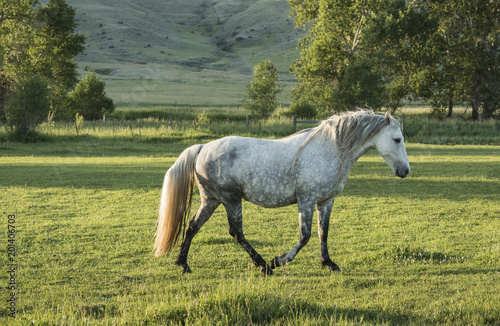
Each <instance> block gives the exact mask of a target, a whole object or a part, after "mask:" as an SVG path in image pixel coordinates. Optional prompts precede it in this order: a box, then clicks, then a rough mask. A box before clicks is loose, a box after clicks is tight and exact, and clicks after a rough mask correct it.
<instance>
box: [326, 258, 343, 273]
mask: <svg viewBox="0 0 500 326" xmlns="http://www.w3.org/2000/svg"><path fill="white" fill-rule="evenodd" d="M325 266H328V269H329V270H330V272H340V266H339V265H337V264H335V263H334V262H333V261H331V260H330V261H328V262H323V267H325Z"/></svg>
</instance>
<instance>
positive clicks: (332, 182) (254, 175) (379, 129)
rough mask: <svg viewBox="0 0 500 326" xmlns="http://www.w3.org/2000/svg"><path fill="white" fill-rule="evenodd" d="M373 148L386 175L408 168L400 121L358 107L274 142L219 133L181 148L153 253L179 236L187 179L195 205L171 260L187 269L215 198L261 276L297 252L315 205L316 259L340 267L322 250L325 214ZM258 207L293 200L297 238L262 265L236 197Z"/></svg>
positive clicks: (165, 250)
mask: <svg viewBox="0 0 500 326" xmlns="http://www.w3.org/2000/svg"><path fill="white" fill-rule="evenodd" d="M373 148H374V149H376V150H377V152H378V153H379V154H380V155H381V156H382V157H383V158H384V160H385V161H386V162H387V164H388V165H389V166H390V167H391V168H392V169H393V171H394V175H396V176H398V177H401V178H404V177H406V176H407V175H408V173H409V172H410V165H409V163H408V156H407V154H406V149H405V145H404V142H403V134H402V132H401V128H400V124H399V123H398V122H397V121H396V120H395V119H394V118H392V117H391V116H390V115H389V114H388V113H386V114H385V116H384V115H378V114H374V113H373V112H372V111H367V110H360V111H355V112H350V113H345V114H340V115H334V116H332V117H330V118H329V119H327V120H324V121H323V122H322V123H321V124H319V126H317V127H316V128H312V129H307V130H303V131H300V132H298V133H296V134H293V135H291V136H289V137H286V138H283V139H279V140H267V139H255V138H244V137H225V138H221V139H218V140H215V141H213V142H210V143H208V144H205V145H194V146H191V147H189V148H187V149H186V150H184V152H182V154H181V155H180V156H179V158H178V159H177V161H176V162H175V164H174V165H173V166H172V167H171V168H170V169H169V170H168V171H167V173H166V175H165V180H164V183H163V190H162V195H161V203H160V211H159V218H158V225H157V231H156V241H155V245H154V247H155V249H154V250H155V256H157V257H159V256H162V255H164V254H165V253H168V252H169V251H170V250H171V249H172V248H173V247H174V246H175V245H176V243H177V241H178V239H179V237H180V235H181V234H182V233H184V229H185V224H186V220H187V217H188V215H189V210H190V206H191V198H192V194H193V187H194V181H195V180H196V184H197V185H198V189H199V191H200V196H201V206H200V208H199V209H198V212H197V213H196V215H195V216H194V218H193V219H192V220H191V221H190V222H189V224H188V225H187V230H186V231H185V235H184V240H183V241H182V245H181V250H180V253H179V256H178V257H177V260H176V264H177V265H179V266H181V267H182V270H183V273H185V272H188V273H190V272H191V269H190V268H189V266H188V264H187V255H188V251H189V247H190V245H191V241H192V239H193V237H194V236H195V235H196V233H197V232H198V231H199V229H200V228H201V227H202V226H203V224H204V223H205V222H206V221H207V220H208V219H209V218H210V216H211V215H212V214H213V212H214V211H215V209H216V208H217V207H218V206H219V205H220V204H221V203H222V205H224V207H225V209H226V211H227V217H228V221H229V234H230V235H231V236H233V237H234V238H235V239H236V241H237V242H238V243H239V244H240V245H241V246H242V247H243V248H244V249H245V250H246V251H247V252H248V254H249V255H250V257H251V258H252V260H253V262H254V264H255V265H256V266H260V267H261V271H262V273H263V274H265V275H270V274H273V269H274V268H275V267H278V266H281V265H283V264H285V263H287V262H289V261H291V260H293V259H294V257H295V256H296V255H297V253H298V252H299V251H300V249H301V248H302V247H304V246H305V245H306V244H307V242H308V241H309V238H310V237H311V225H312V217H313V213H314V209H315V207H316V206H317V210H318V234H319V237H320V240H321V262H322V264H323V266H328V268H329V269H330V270H332V271H335V270H340V268H339V266H338V265H337V264H335V263H334V262H333V261H332V260H331V259H330V257H329V255H328V247H327V238H328V225H329V221H330V213H331V210H332V206H333V201H334V199H335V197H337V196H338V195H340V193H341V192H342V190H343V189H344V186H345V185H346V183H347V178H348V176H349V170H350V169H351V166H352V165H353V164H354V162H356V161H357V160H358V159H359V158H360V157H361V155H363V154H364V153H366V152H367V151H368V150H369V149H373ZM242 198H243V199H245V200H247V201H249V202H251V203H254V204H256V205H259V206H262V207H282V206H287V205H291V204H295V203H297V204H298V211H299V226H300V239H299V242H298V243H297V245H295V247H293V248H292V249H291V250H290V251H289V252H287V253H285V254H283V255H281V256H277V257H275V258H274V259H272V260H271V262H270V263H269V264H266V262H265V261H264V259H262V257H261V256H260V255H259V254H258V253H257V252H256V251H255V249H254V248H253V247H252V246H251V245H250V244H249V243H248V241H247V240H246V239H245V236H244V235H243V228H242V205H241V199H242Z"/></svg>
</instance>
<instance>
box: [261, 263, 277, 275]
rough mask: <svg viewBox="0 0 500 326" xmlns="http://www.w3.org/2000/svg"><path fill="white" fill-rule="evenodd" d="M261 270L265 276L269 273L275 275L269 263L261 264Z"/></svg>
mask: <svg viewBox="0 0 500 326" xmlns="http://www.w3.org/2000/svg"><path fill="white" fill-rule="evenodd" d="M260 272H261V273H262V275H264V276H268V275H273V274H274V271H273V269H272V267H271V266H269V265H267V264H266V266H261V267H260Z"/></svg>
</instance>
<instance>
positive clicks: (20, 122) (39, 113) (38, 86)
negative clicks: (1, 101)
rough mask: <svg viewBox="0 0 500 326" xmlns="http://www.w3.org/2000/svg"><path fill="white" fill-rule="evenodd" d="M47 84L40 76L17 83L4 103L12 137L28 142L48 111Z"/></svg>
mask: <svg viewBox="0 0 500 326" xmlns="http://www.w3.org/2000/svg"><path fill="white" fill-rule="evenodd" d="M49 94H50V93H49V89H48V84H47V82H46V81H45V80H44V79H43V78H42V77H40V76H32V77H30V78H28V79H26V80H23V81H21V82H20V83H19V85H18V86H17V88H16V89H15V90H14V92H13V93H12V96H11V97H10V98H9V99H8V100H7V103H6V110H5V111H6V112H5V113H6V115H7V118H8V120H9V122H10V124H11V126H12V127H13V128H14V130H13V131H14V137H15V138H21V139H25V140H29V138H32V137H31V136H33V135H34V134H35V129H36V127H37V126H38V125H39V124H41V123H42V122H43V121H44V120H45V119H46V118H47V116H48V114H49V111H50V100H49Z"/></svg>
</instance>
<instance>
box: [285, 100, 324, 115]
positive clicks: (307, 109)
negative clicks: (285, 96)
mask: <svg viewBox="0 0 500 326" xmlns="http://www.w3.org/2000/svg"><path fill="white" fill-rule="evenodd" d="M287 113H288V114H289V115H292V116H293V115H295V116H297V117H298V118H301V119H313V118H315V117H316V115H317V114H318V112H317V110H316V106H314V104H312V103H311V102H309V101H307V100H305V99H301V100H298V101H296V102H293V103H292V104H291V105H290V109H289V110H288V112H287Z"/></svg>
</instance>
